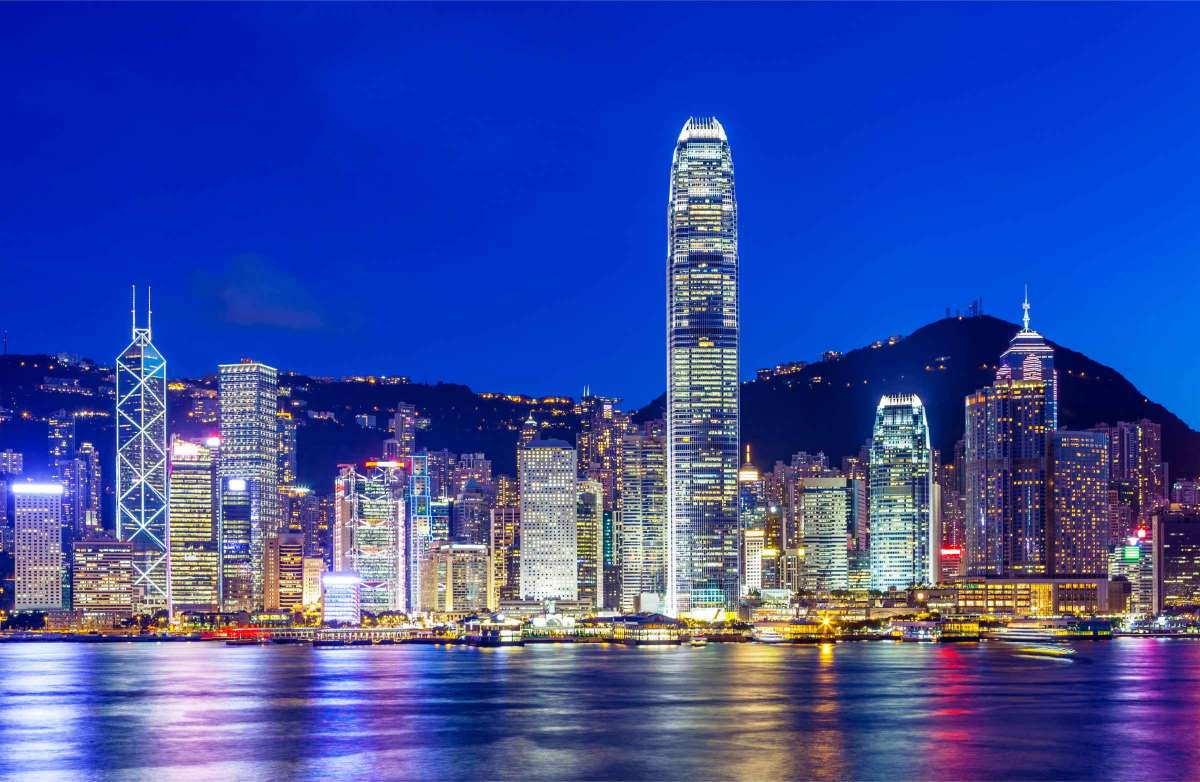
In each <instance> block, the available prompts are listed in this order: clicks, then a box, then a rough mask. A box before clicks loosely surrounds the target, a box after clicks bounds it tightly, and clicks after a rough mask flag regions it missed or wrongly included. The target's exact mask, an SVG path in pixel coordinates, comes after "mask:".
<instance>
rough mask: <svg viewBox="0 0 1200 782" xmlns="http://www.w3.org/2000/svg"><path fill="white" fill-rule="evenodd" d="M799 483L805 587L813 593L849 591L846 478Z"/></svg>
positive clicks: (817, 478)
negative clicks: (801, 504)
mask: <svg viewBox="0 0 1200 782" xmlns="http://www.w3.org/2000/svg"><path fill="white" fill-rule="evenodd" d="M800 483H801V500H802V503H803V506H802V507H803V511H802V514H801V518H802V519H803V534H802V540H803V543H804V549H805V556H804V579H803V580H804V582H805V584H804V585H805V587H806V588H807V589H810V590H813V591H816V592H832V591H834V590H844V589H849V588H850V582H849V577H850V575H849V567H850V565H849V559H848V553H847V547H846V541H847V530H848V529H849V521H848V519H847V511H848V510H849V505H850V502H849V492H850V487H849V486H848V484H847V481H846V478H845V477H843V476H827V477H822V476H806V477H804V478H801V479H800Z"/></svg>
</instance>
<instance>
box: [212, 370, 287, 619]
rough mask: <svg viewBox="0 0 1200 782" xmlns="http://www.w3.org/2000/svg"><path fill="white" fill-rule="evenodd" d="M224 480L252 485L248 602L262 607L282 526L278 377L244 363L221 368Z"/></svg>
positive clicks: (222, 462)
mask: <svg viewBox="0 0 1200 782" xmlns="http://www.w3.org/2000/svg"><path fill="white" fill-rule="evenodd" d="M219 370H220V372H219V383H220V386H219V387H220V395H221V464H220V473H221V477H222V478H240V479H242V480H245V481H247V482H248V483H250V484H252V485H253V486H254V488H255V490H254V491H253V492H252V493H251V499H252V500H253V501H254V502H253V505H252V506H251V508H250V567H251V602H252V603H253V605H254V607H255V608H261V607H262V606H263V597H264V595H263V572H264V567H265V564H266V559H265V557H266V542H267V539H268V538H269V537H274V536H275V535H277V534H278V533H279V531H280V527H281V526H282V516H283V514H282V510H281V506H282V503H281V501H280V496H279V423H278V418H277V412H278V408H279V401H278V398H279V391H278V387H279V386H278V373H277V372H276V370H275V368H274V367H269V366H267V365H266V364H259V363H257V362H254V361H250V360H249V359H243V360H242V361H241V362H240V363H237V364H221V365H220V367H219Z"/></svg>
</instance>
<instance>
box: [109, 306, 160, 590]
mask: <svg viewBox="0 0 1200 782" xmlns="http://www.w3.org/2000/svg"><path fill="white" fill-rule="evenodd" d="M147 298H148V297H147ZM150 323H151V311H150V308H149V304H147V308H146V327H145V328H138V325H137V300H136V297H135V299H134V309H133V340H132V341H131V342H130V343H129V345H128V347H126V348H125V350H123V351H121V354H120V355H119V356H117V406H116V421H117V537H118V538H119V539H121V540H124V541H128V542H129V543H131V544H133V604H134V611H135V612H137V613H150V612H153V611H156V610H159V609H165V608H166V607H167V597H168V596H167V588H168V584H167V513H168V509H167V362H166V359H164V358H163V357H162V354H161V353H159V352H158V349H157V348H155V347H154V343H153V342H152V341H151V329H150Z"/></svg>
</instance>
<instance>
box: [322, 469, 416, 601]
mask: <svg viewBox="0 0 1200 782" xmlns="http://www.w3.org/2000/svg"><path fill="white" fill-rule="evenodd" d="M406 479H407V475H406V474H405V472H404V470H403V469H400V467H399V465H398V464H397V463H396V462H368V463H367V467H366V473H365V474H363V473H359V472H358V471H357V470H356V469H355V467H354V466H353V465H343V466H342V469H341V472H340V473H339V474H338V477H337V481H336V483H335V485H334V496H335V498H336V511H335V513H336V516H335V522H334V525H335V532H334V540H335V545H336V546H337V548H338V549H339V550H338V561H337V562H336V563H335V565H336V567H337V568H338V569H339V570H340V571H342V572H350V573H354V574H356V575H357V576H358V577H359V579H360V586H359V599H360V604H361V607H362V609H363V610H364V611H370V612H371V613H375V614H377V613H379V612H381V611H402V610H404V608H405V602H406V600H405V596H406V594H407V584H406V583H405V576H406V573H405V569H404V567H403V566H402V554H403V551H404V540H403V535H404V497H405V494H406V490H407V480H406Z"/></svg>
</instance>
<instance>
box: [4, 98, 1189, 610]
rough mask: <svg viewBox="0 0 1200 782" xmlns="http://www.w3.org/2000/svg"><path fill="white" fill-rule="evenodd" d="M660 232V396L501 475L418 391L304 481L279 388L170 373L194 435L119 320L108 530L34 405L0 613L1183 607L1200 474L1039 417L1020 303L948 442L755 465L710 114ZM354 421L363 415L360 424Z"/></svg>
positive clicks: (69, 443) (249, 375) (1046, 413)
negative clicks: (907, 602)
mask: <svg viewBox="0 0 1200 782" xmlns="http://www.w3.org/2000/svg"><path fill="white" fill-rule="evenodd" d="M667 223H668V253H667V317H668V323H667V327H668V328H667V339H666V350H667V397H666V409H665V415H664V417H663V418H662V419H660V420H649V421H638V422H635V420H634V419H633V417H632V416H631V415H630V414H629V413H627V412H624V411H622V410H621V409H620V407H619V400H617V399H614V398H608V397H603V396H599V395H595V394H592V393H591V392H590V391H589V390H585V392H584V394H583V396H582V398H581V399H580V400H579V401H578V403H576V404H575V410H574V412H575V416H576V418H577V420H578V422H579V430H578V433H577V436H576V438H575V441H574V442H573V443H572V442H567V441H565V440H561V439H549V438H546V437H543V432H544V431H545V430H547V429H551V428H553V426H552V422H549V421H538V420H536V419H535V418H534V417H533V415H532V413H531V414H530V418H529V419H528V420H526V421H525V423H524V425H523V427H522V428H521V430H520V432H519V436H518V441H517V444H516V450H517V454H516V457H517V458H516V471H515V472H516V475H503V474H494V472H493V469H492V461H491V460H490V459H489V457H488V455H487V454H483V453H464V454H455V453H451V452H449V451H445V450H442V451H432V450H429V449H427V448H420V447H418V443H417V431H418V429H419V428H420V426H419V425H420V422H421V420H422V419H421V411H419V410H417V409H416V408H415V407H414V406H412V405H410V404H406V403H403V402H400V403H398V404H397V405H396V407H395V408H394V410H389V411H387V414H388V415H390V416H391V421H390V425H389V426H388V427H387V428H388V429H389V431H390V435H391V436H390V437H389V438H388V439H387V440H386V441H385V442H384V443H383V447H382V449H381V450H382V452H381V453H376V454H363V456H364V457H367V458H364V459H363V460H361V461H357V462H355V463H351V464H344V465H341V466H340V468H339V469H338V471H337V473H336V475H330V476H329V483H328V484H327V486H325V487H319V488H318V489H317V490H313V489H310V488H309V487H304V486H300V485H298V484H297V479H296V476H297V469H296V456H297V449H296V432H297V425H298V422H297V421H296V420H294V419H293V417H292V415H291V413H290V412H289V409H290V408H289V406H288V405H286V404H281V397H286V390H285V389H282V388H281V387H280V385H279V378H278V373H277V371H276V370H275V369H274V368H272V367H270V366H267V365H265V364H262V363H259V362H255V361H251V360H248V359H243V360H242V361H240V362H237V363H230V364H222V365H220V366H219V368H218V373H217V384H216V388H215V389H197V390H196V392H195V393H194V394H193V401H194V402H195V403H196V404H195V405H194V407H193V414H195V415H197V416H199V418H198V419H197V420H200V421H203V422H207V423H209V424H211V425H212V426H213V431H212V433H211V435H209V436H206V437H203V438H185V437H183V436H180V435H178V434H172V433H171V432H169V431H168V424H167V390H168V385H167V373H166V361H165V360H164V358H163V356H162V354H161V353H159V351H158V350H157V348H156V347H155V345H154V344H153V342H152V334H151V328H150V321H149V315H147V320H146V324H145V326H144V327H142V326H139V325H138V323H137V317H136V312H135V317H134V324H133V330H132V340H131V342H130V344H129V345H128V347H126V349H125V350H124V351H123V352H122V353H121V354H120V355H119V356H118V358H117V364H116V389H115V410H114V414H115V421H116V446H117V447H116V463H115V465H114V466H115V470H114V474H115V482H114V486H115V494H116V502H115V506H116V518H115V524H114V525H113V528H112V529H111V530H109V529H106V526H105V525H104V524H103V523H102V521H101V518H100V515H101V514H100V494H101V471H100V460H99V457H98V455H97V452H96V449H95V448H94V447H93V446H92V445H91V444H89V443H87V442H78V443H77V442H76V438H75V433H74V423H73V420H72V419H71V418H70V416H66V415H64V416H58V417H51V419H50V421H49V443H48V448H49V454H50V463H51V465H52V474H51V475H49V476H46V479H44V480H30V479H29V477H28V476H26V475H24V474H23V464H22V458H21V454H17V453H13V452H11V451H9V452H4V453H0V486H3V487H4V498H5V500H4V507H5V515H4V518H5V524H4V526H3V530H4V536H3V551H4V556H5V574H4V575H5V584H4V597H5V602H6V606H5V608H6V609H7V610H8V611H15V612H22V611H43V612H66V611H69V612H71V616H72V617H73V618H74V619H76V620H78V621H79V622H82V623H85V624H86V623H90V622H96V623H99V622H105V621H109V622H112V621H120V620H122V619H126V618H129V617H133V616H138V615H141V616H147V615H155V614H159V613H160V612H165V613H166V614H167V615H169V616H170V617H172V618H173V619H175V620H176V621H179V622H183V623H187V624H192V625H196V624H206V623H207V624H221V623H227V622H232V621H251V622H253V621H276V622H289V621H323V622H325V623H327V624H335V623H342V624H350V625H354V624H358V623H360V622H361V621H362V620H363V618H364V616H365V615H370V616H373V617H375V618H376V620H379V618H381V617H388V616H397V617H399V616H401V615H403V616H405V617H409V618H413V617H416V616H423V617H432V618H434V619H435V620H437V621H444V620H448V619H465V618H466V617H469V616H471V615H478V614H485V613H490V612H496V611H507V612H511V613H513V614H522V613H528V612H529V611H530V610H534V609H536V607H538V606H545V605H546V604H548V603H552V604H554V605H555V606H556V607H557V608H558V609H559V610H566V611H569V612H573V613H578V614H606V613H609V614H616V613H623V614H632V613H644V614H658V613H661V614H666V615H669V616H673V617H685V616H686V617H691V618H695V619H701V620H710V621H714V620H719V619H721V618H723V617H725V616H726V615H728V614H730V613H732V612H735V611H738V610H741V612H742V613H743V614H746V613H750V612H753V610H754V609H755V608H756V607H760V606H763V605H779V604H783V605H787V606H794V605H796V604H797V602H798V601H805V600H809V601H823V602H824V603H826V604H828V603H830V602H836V601H837V600H844V601H854V600H861V599H863V597H864V596H872V595H874V596H877V597H879V596H886V595H895V594H906V593H909V592H911V591H912V590H914V589H922V590H927V591H928V595H929V599H930V601H931V602H932V601H934V600H936V601H937V602H938V603H939V604H940V605H943V606H953V607H954V608H955V610H959V611H968V612H970V611H976V612H978V613H1014V612H1018V613H1019V612H1020V611H1022V610H1026V609H1028V610H1030V611H1032V610H1033V609H1032V608H1030V607H1031V606H1035V605H1036V606H1037V610H1039V611H1072V612H1082V613H1089V612H1090V613H1120V612H1126V613H1134V614H1141V615H1153V614H1157V613H1160V612H1163V611H1176V610H1178V611H1186V610H1193V609H1194V608H1195V607H1196V606H1197V605H1200V484H1198V483H1196V482H1193V481H1186V480H1181V481H1177V482H1176V483H1175V484H1174V487H1173V488H1172V490H1171V492H1170V495H1171V496H1168V475H1167V466H1166V464H1164V463H1163V461H1162V443H1161V429H1160V427H1159V426H1158V425H1157V424H1154V423H1152V422H1150V421H1147V420H1139V421H1132V422H1116V423H1114V424H1112V425H1106V424H1105V425H1098V426H1095V427H1093V428H1091V429H1088V430H1081V431H1075V430H1064V429H1061V428H1060V427H1059V422H1058V409H1059V393H1058V375H1057V370H1056V369H1055V366H1054V351H1053V349H1052V348H1051V346H1050V345H1049V344H1048V343H1047V342H1046V340H1045V339H1044V338H1043V337H1042V336H1041V335H1040V334H1038V333H1037V332H1036V331H1034V330H1033V329H1032V328H1031V327H1030V321H1029V304H1028V301H1026V303H1025V316H1024V325H1023V327H1022V328H1021V330H1020V331H1019V332H1018V333H1017V334H1016V335H1015V336H1014V338H1013V340H1012V342H1011V344H1010V345H1009V347H1008V349H1007V350H1006V351H1005V352H1004V353H1003V355H1001V356H1000V357H999V358H998V360H997V363H996V365H995V368H994V369H995V371H994V377H993V379H992V380H991V382H990V383H989V384H988V385H986V386H985V387H983V388H980V389H978V390H977V391H976V392H974V393H972V394H970V395H969V396H968V397H967V398H966V399H965V401H964V408H963V415H964V436H963V439H962V440H961V441H960V442H959V443H958V445H957V446H956V447H955V449H954V453H953V454H939V453H938V452H937V451H935V450H934V449H933V448H932V447H931V445H930V443H931V438H930V431H929V423H928V421H929V417H928V416H927V411H926V409H925V406H924V404H923V402H922V400H921V399H919V398H918V397H917V396H915V395H912V394H898V395H888V396H884V397H883V398H882V399H881V400H880V401H879V404H878V406H877V408H876V410H875V413H874V422H873V428H872V435H871V438H870V439H869V440H868V441H867V442H866V443H864V444H863V445H862V447H861V450H859V451H858V453H856V454H853V455H849V456H846V457H845V458H842V459H841V462H840V464H836V465H835V464H831V463H830V461H829V459H828V458H827V457H826V456H825V454H823V453H816V454H811V453H803V452H802V453H797V454H795V455H794V456H792V457H791V459H790V461H788V462H782V461H780V462H776V463H775V465H774V466H773V467H772V468H771V469H769V470H760V469H759V468H758V467H756V466H755V465H754V464H753V461H752V459H751V449H750V446H749V445H746V448H745V451H744V457H743V451H742V447H741V446H742V443H741V442H740V439H739V438H740V434H739V432H740V409H739V405H740V400H739V376H738V357H739V303H738V250H737V241H738V237H737V202H736V197H735V192H734V174H733V162H732V156H731V151H730V146H729V142H728V138H727V136H726V134H725V130H724V128H723V127H722V126H721V124H720V123H719V122H717V121H716V120H715V119H692V120H689V121H688V122H687V123H686V124H685V126H684V128H683V130H682V132H681V133H680V135H679V137H678V140H677V143H676V146H675V150H674V156H673V160H672V166H671V178H670V190H669V201H668V214H667ZM135 310H136V306H135ZM893 339H896V340H898V339H899V338H893ZM799 366H802V365H785V366H781V367H778V368H776V370H774V372H775V374H788V373H794V372H795V371H796V368H797V367H799ZM385 380H386V379H385ZM363 382H377V381H376V379H375V378H367V379H364V380H363ZM394 385H397V386H403V385H404V383H403V382H396V383H394ZM399 393H402V390H401V391H400V392H399ZM285 401H286V400H285ZM377 412H378V411H372V412H370V413H363V414H362V415H361V416H359V417H358V419H359V420H358V422H359V424H360V425H362V426H369V427H376V426H379V420H378V419H377ZM310 417H315V416H311V413H310ZM380 418H384V419H386V415H385V416H380Z"/></svg>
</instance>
